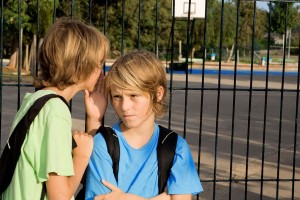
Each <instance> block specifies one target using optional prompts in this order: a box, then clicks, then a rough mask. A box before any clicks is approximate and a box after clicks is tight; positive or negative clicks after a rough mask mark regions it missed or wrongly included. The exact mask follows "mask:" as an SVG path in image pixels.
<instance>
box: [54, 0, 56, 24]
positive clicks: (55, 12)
mask: <svg viewBox="0 0 300 200" xmlns="http://www.w3.org/2000/svg"><path fill="white" fill-rule="evenodd" d="M55 20H56V0H54V9H53V23H54V22H55Z"/></svg>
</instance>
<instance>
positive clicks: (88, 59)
mask: <svg viewBox="0 0 300 200" xmlns="http://www.w3.org/2000/svg"><path fill="white" fill-rule="evenodd" d="M108 49H109V42H108V39H107V38H106V37H105V36H104V35H103V34H102V33H101V32H100V31H98V30H97V29H96V28H94V27H93V26H91V25H87V24H85V23H84V22H82V21H79V20H76V19H70V18H61V19H59V20H57V21H56V22H55V23H54V24H53V25H52V26H51V27H50V29H49V30H48V33H47V35H46V37H45V39H44V41H43V43H42V45H41V48H40V50H39V60H38V62H39V66H40V68H39V69H40V74H39V76H38V77H37V79H36V80H35V86H36V87H37V88H43V87H49V86H54V87H57V88H58V89H60V90H62V89H65V88H66V87H68V86H70V85H73V84H77V83H79V82H80V81H84V80H86V79H87V78H88V77H89V76H90V75H91V74H92V72H93V71H94V70H95V68H96V67H102V65H103V63H104V61H105V59H106V56H107V53H108Z"/></svg>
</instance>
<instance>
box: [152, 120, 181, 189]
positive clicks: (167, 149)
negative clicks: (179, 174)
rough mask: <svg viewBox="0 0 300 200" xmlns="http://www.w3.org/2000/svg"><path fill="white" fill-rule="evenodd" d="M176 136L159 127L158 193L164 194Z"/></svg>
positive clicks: (173, 154)
mask: <svg viewBox="0 0 300 200" xmlns="http://www.w3.org/2000/svg"><path fill="white" fill-rule="evenodd" d="M177 138H178V135H177V134H176V133H175V132H173V131H171V130H169V129H167V128H164V127H163V126H160V125H159V139H158V144H157V162H158V193H159V194H161V193H162V192H164V190H165V187H166V185H167V181H168V178H169V175H170V172H171V168H172V165H173V160H174V156H175V150H176V145H177Z"/></svg>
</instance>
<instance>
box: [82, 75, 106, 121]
mask: <svg viewBox="0 0 300 200" xmlns="http://www.w3.org/2000/svg"><path fill="white" fill-rule="evenodd" d="M104 80H105V78H104V75H103V74H102V73H101V75H100V78H99V79H98V81H97V83H96V85H95V88H94V91H93V92H91V93H90V92H89V91H88V90H85V91H84V102H85V109H86V113H87V117H88V120H94V121H96V122H101V121H102V119H103V116H104V113H105V111H106V107H107V95H106V94H105V88H104Z"/></svg>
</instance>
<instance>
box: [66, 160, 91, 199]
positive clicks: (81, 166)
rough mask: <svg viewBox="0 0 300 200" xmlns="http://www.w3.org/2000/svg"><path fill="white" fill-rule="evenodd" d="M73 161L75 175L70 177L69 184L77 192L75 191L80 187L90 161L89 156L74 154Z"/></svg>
mask: <svg viewBox="0 0 300 200" xmlns="http://www.w3.org/2000/svg"><path fill="white" fill-rule="evenodd" d="M73 163H74V174H75V175H74V176H70V177H69V184H70V187H71V188H72V190H73V194H75V192H76V190H77V189H78V186H79V184H80V182H81V179H82V177H83V174H84V172H85V170H86V167H87V165H88V163H89V157H83V156H74V157H73Z"/></svg>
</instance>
